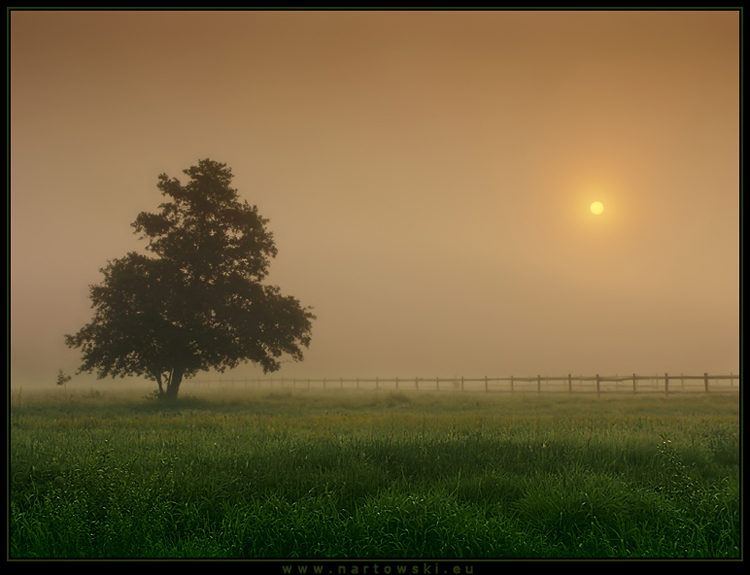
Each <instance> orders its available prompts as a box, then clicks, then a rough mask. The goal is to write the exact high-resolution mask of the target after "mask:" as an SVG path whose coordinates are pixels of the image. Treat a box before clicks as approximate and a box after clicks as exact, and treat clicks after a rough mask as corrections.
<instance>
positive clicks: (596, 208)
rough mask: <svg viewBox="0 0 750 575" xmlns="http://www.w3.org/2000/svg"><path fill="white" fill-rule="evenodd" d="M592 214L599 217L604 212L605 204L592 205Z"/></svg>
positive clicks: (595, 203)
mask: <svg viewBox="0 0 750 575" xmlns="http://www.w3.org/2000/svg"><path fill="white" fill-rule="evenodd" d="M590 209H591V213H592V214H594V215H597V216H598V215H599V214H601V213H602V212H603V211H604V204H603V203H601V202H594V203H593V204H591V208H590Z"/></svg>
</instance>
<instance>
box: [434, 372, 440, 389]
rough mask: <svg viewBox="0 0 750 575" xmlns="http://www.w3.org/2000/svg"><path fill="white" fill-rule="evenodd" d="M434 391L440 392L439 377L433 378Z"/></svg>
mask: <svg viewBox="0 0 750 575" xmlns="http://www.w3.org/2000/svg"><path fill="white" fill-rule="evenodd" d="M435 391H440V376H437V377H436V378H435Z"/></svg>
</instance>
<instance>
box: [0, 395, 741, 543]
mask: <svg viewBox="0 0 750 575" xmlns="http://www.w3.org/2000/svg"><path fill="white" fill-rule="evenodd" d="M360 393H361V395H360V396H359V399H356V398H353V397H352V396H348V397H347V396H344V395H340V394H336V393H334V392H331V393H316V394H311V393H292V394H268V393H265V392H258V393H248V394H247V395H246V396H244V397H239V398H236V397H235V398H226V399H223V400H216V399H214V400H212V399H211V398H210V397H204V398H199V397H186V398H185V401H183V402H181V403H180V404H179V406H175V405H169V404H167V405H164V404H160V403H153V402H146V401H144V400H142V399H140V400H135V399H131V400H126V399H117V398H113V397H111V396H110V395H109V394H108V395H107V396H100V397H87V398H84V397H83V396H81V397H73V398H71V399H69V400H68V401H65V402H63V401H59V400H55V398H54V397H52V398H51V399H50V401H49V402H48V403H44V402H42V401H36V400H30V399H25V400H24V402H23V403H21V404H16V405H13V406H12V410H11V432H12V433H11V452H10V477H9V480H10V498H9V503H10V508H9V510H10V532H9V533H10V557H12V558H17V557H265V558H269V557H320V558H322V557H359V558H376V557H402V558H413V557H424V558H451V557H463V558H467V557H468V558H482V557H484V558H493V557H494V558H508V557H516V558H543V557H559V558H568V557H570V558H574V557H579V558H581V557H621V558H642V557H646V558H657V557H669V558H688V557H714V558H721V557H734V558H736V557H739V545H740V502H739V490H740V487H739V485H740V483H739V459H740V451H739V427H738V413H737V399H736V398H723V399H717V398H708V397H691V398H682V399H680V398H673V399H670V401H669V402H658V401H654V400H653V399H648V398H644V399H622V400H615V401H611V402H605V403H602V402H601V401H600V400H595V399H591V400H586V401H579V400H573V399H571V400H569V402H564V401H552V400H549V399H544V398H539V401H538V402H535V401H516V400H513V399H511V398H508V399H505V400H496V401H493V402H487V403H483V402H473V403H471V406H470V404H469V403H467V404H465V405H464V406H463V407H460V408H457V407H456V398H455V397H454V396H452V395H451V394H446V395H445V396H441V397H436V396H428V395H420V394H412V395H409V399H410V401H409V402H408V403H403V404H400V405H401V407H399V408H398V409H393V408H388V407H387V406H386V404H385V402H386V401H387V399H388V395H387V394H384V393H381V394H368V393H367V392H360ZM685 408H690V409H692V410H693V411H694V415H693V417H691V418H685V417H684V416H683V413H682V410H684V409H685ZM326 412H328V415H325V413H326ZM511 413H512V414H513V418H512V419H511V418H510V416H509V414H511Z"/></svg>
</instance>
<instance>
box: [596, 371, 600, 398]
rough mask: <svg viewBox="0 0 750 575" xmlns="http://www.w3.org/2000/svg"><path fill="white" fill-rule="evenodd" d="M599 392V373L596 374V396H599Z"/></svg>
mask: <svg viewBox="0 0 750 575" xmlns="http://www.w3.org/2000/svg"><path fill="white" fill-rule="evenodd" d="M599 394H600V388H599V374H598V373H597V374H596V397H599Z"/></svg>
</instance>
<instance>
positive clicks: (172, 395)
mask: <svg viewBox="0 0 750 575" xmlns="http://www.w3.org/2000/svg"><path fill="white" fill-rule="evenodd" d="M184 373H185V370H184V369H183V368H181V367H175V368H174V369H172V376H171V377H170V378H169V383H167V393H165V394H164V398H165V399H169V400H173V401H174V400H176V399H177V392H178V391H180V383H182V375H183V374H184Z"/></svg>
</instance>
